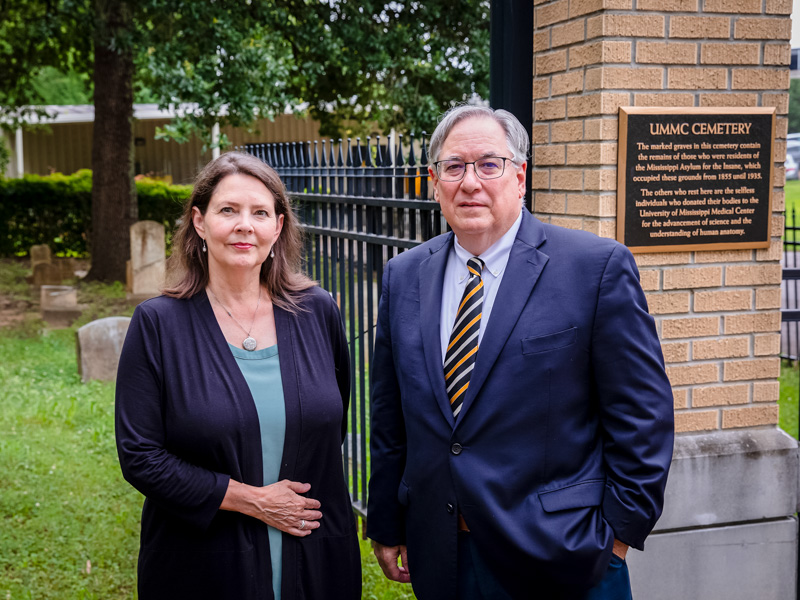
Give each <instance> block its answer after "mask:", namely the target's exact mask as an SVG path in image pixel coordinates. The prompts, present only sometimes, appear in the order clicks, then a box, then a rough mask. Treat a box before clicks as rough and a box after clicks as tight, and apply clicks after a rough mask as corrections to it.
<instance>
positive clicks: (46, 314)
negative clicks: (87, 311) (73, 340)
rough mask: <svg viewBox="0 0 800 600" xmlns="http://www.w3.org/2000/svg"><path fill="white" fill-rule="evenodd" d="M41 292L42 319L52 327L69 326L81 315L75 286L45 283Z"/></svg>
mask: <svg viewBox="0 0 800 600" xmlns="http://www.w3.org/2000/svg"><path fill="white" fill-rule="evenodd" d="M39 293H40V296H39V297H40V311H41V314H42V319H43V320H44V321H46V322H47V324H48V325H50V326H51V327H69V326H70V325H71V324H72V322H73V321H74V320H75V319H77V318H78V317H79V316H80V315H81V309H80V307H79V306H78V291H77V290H76V289H75V288H73V287H70V286H68V285H43V286H42V287H41V291H40V292H39Z"/></svg>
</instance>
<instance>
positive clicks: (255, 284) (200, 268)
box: [116, 152, 361, 600]
mask: <svg viewBox="0 0 800 600" xmlns="http://www.w3.org/2000/svg"><path fill="white" fill-rule="evenodd" d="M300 253H301V233H300V228H299V225H298V222H297V219H296V217H295V216H294V214H293V213H292V210H291V207H290V205H289V200H288V198H287V195H286V191H285V189H284V187H283V184H282V183H281V181H280V179H279V177H278V175H277V173H275V171H273V170H272V169H271V168H270V167H268V166H267V165H265V164H263V163H262V162H261V161H260V160H258V159H256V158H254V157H252V156H249V155H246V154H240V153H234V152H231V153H228V154H224V155H222V156H221V157H219V158H218V159H217V160H215V161H213V162H212V163H210V164H209V165H208V166H206V168H205V169H203V171H202V172H201V173H200V175H199V176H198V179H197V182H196V183H195V188H194V192H193V193H192V196H191V197H190V198H189V201H188V203H187V206H186V207H185V210H184V214H183V218H182V219H181V223H180V226H179V227H178V230H177V232H176V235H175V242H174V254H173V256H172V257H171V258H170V261H171V269H172V270H176V271H177V275H173V277H172V280H173V281H177V283H176V284H175V285H174V286H172V287H169V288H168V289H167V290H165V294H164V296H161V297H158V298H153V299H151V300H148V301H146V302H144V303H142V304H141V305H139V306H138V307H137V309H136V311H135V313H134V315H133V319H132V320H131V324H130V328H129V330H128V334H127V337H126V339H125V345H124V347H123V350H122V356H121V358H120V364H119V373H118V376H117V396H116V435H117V449H118V452H119V458H120V464H121V465H122V472H123V475H124V476H125V478H126V479H127V480H128V481H129V482H130V483H131V484H132V485H133V486H134V487H136V489H138V490H139V491H140V492H141V493H142V494H144V495H145V496H146V499H145V502H144V508H143V511H142V533H141V548H140V553H139V567H138V574H139V598H140V599H141V600H150V599H153V598H164V599H170V600H173V599H175V598H193V599H198V598H209V599H211V598H213V599H215V600H216V599H220V598H236V599H243V600H248V599H256V598H265V599H268V598H273V597H274V598H276V599H282V600H293V599H295V598H306V599H314V598H325V599H330V598H341V599H342V600H350V599H355V598H359V597H360V594H361V573H360V555H359V549H358V542H357V539H356V528H355V522H354V517H353V513H352V510H351V508H350V501H349V497H348V494H347V488H346V485H345V481H344V476H343V472H342V459H341V443H342V440H343V437H344V435H345V430H346V412H347V405H348V399H349V389H350V380H349V360H348V353H347V345H346V340H345V336H344V331H343V328H342V322H341V317H340V315H339V311H338V308H337V306H336V303H335V302H334V301H333V299H332V298H331V296H330V294H328V293H327V292H325V291H323V290H321V289H320V288H319V287H315V286H314V284H313V282H312V281H311V280H309V279H308V278H307V277H305V276H304V275H303V274H302V273H301V272H300V268H299V267H300ZM175 262H177V268H176V267H175V265H174V264H173V263H175Z"/></svg>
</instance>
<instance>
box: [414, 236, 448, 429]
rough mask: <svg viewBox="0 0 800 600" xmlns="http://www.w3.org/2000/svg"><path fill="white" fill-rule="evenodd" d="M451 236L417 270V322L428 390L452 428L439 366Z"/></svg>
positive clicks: (432, 251)
mask: <svg viewBox="0 0 800 600" xmlns="http://www.w3.org/2000/svg"><path fill="white" fill-rule="evenodd" d="M452 240H453V235H452V234H450V235H449V236H447V238H446V239H445V241H444V243H443V244H442V245H441V246H439V247H438V248H433V249H431V256H430V257H429V258H426V259H425V260H423V261H422V263H420V268H419V296H420V307H419V312H420V315H419V316H420V319H419V321H420V322H419V325H420V328H421V330H422V350H423V352H424V354H425V365H426V366H427V369H428V377H429V379H430V382H431V390H433V394H434V396H435V397H436V403H437V404H438V405H439V408H440V409H441V411H442V414H443V415H444V417H445V419H447V422H448V423H450V425H453V424H454V422H455V420H454V419H453V411H451V410H450V401H449V400H448V399H447V388H446V387H445V384H444V370H443V366H442V341H441V337H440V333H439V332H440V328H441V323H440V322H439V320H440V319H441V314H442V289H443V288H444V271H445V267H446V266H447V256H448V254H449V250H450V248H451V247H452V244H453V241H452Z"/></svg>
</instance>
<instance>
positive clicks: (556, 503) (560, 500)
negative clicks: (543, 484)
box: [539, 479, 606, 513]
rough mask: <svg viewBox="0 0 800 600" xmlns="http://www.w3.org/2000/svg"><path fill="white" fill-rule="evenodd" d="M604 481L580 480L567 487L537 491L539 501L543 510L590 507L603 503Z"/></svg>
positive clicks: (555, 510) (554, 510)
mask: <svg viewBox="0 0 800 600" xmlns="http://www.w3.org/2000/svg"><path fill="white" fill-rule="evenodd" d="M605 485H606V482H605V481H604V480H602V479H591V480H589V481H581V482H580V483H575V484H573V485H569V486H567V487H563V488H560V489H557V490H550V491H548V492H539V501H540V502H541V503H542V508H543V509H544V511H545V512H548V513H551V512H557V511H560V510H569V509H572V508H591V507H593V506H600V504H602V503H603V492H604V491H605Z"/></svg>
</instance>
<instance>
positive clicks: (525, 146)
mask: <svg viewBox="0 0 800 600" xmlns="http://www.w3.org/2000/svg"><path fill="white" fill-rule="evenodd" d="M473 117H479V118H486V119H492V120H494V121H495V122H497V124H498V125H500V127H502V128H503V131H505V132H506V142H507V144H508V150H509V151H510V152H511V154H512V156H511V158H512V160H513V161H514V163H515V164H516V165H518V166H519V165H521V164H522V163H524V162H525V161H526V160H527V159H528V152H529V151H530V139H529V138H528V132H527V131H525V128H524V127H523V126H522V123H520V122H519V120H518V119H517V117H515V116H514V115H512V114H511V113H510V112H508V111H507V110H503V109H502V108H500V109H497V110H495V109H493V108H489V107H488V106H473V105H465V106H456V107H454V108H451V109H450V110H448V111H447V112H446V113H445V114H444V115H443V116H442V119H441V120H440V121H439V124H438V125H437V126H436V129H435V130H434V131H433V135H431V141H430V146H429V147H428V154H429V156H430V162H431V163H435V162H436V161H437V160H439V152H440V151H441V149H442V144H444V141H445V140H446V139H447V136H448V135H450V132H451V131H452V130H453V127H455V126H456V125H457V124H458V123H460V122H461V121H463V120H465V119H471V118H473Z"/></svg>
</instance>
